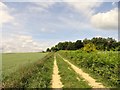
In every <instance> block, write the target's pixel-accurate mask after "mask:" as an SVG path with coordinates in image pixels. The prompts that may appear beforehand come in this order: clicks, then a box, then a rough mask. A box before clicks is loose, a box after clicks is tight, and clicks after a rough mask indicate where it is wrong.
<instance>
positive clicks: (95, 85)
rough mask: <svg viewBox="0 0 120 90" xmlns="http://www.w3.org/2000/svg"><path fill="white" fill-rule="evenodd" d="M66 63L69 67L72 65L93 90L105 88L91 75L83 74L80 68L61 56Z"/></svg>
mask: <svg viewBox="0 0 120 90" xmlns="http://www.w3.org/2000/svg"><path fill="white" fill-rule="evenodd" d="M59 56H60V57H61V58H62V59H63V60H64V61H65V62H67V63H68V64H69V65H71V67H72V68H73V70H74V71H75V72H76V73H78V74H79V75H80V76H82V77H83V78H84V79H85V80H86V81H87V82H88V84H89V85H90V86H92V87H93V88H105V87H104V86H103V85H102V83H98V82H96V80H95V79H93V78H92V77H91V76H89V74H87V73H85V72H83V71H82V70H81V69H80V68H78V67H76V66H75V65H73V64H72V63H70V62H69V61H68V60H66V59H64V58H63V57H62V56H61V55H59Z"/></svg>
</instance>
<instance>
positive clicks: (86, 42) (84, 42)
mask: <svg viewBox="0 0 120 90" xmlns="http://www.w3.org/2000/svg"><path fill="white" fill-rule="evenodd" d="M90 42H91V41H90V40H89V39H87V38H85V39H84V40H83V44H84V45H85V44H88V43H90Z"/></svg>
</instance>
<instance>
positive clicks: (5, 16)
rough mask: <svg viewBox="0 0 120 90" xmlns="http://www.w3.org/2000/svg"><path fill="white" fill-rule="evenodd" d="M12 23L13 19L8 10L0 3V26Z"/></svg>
mask: <svg viewBox="0 0 120 90" xmlns="http://www.w3.org/2000/svg"><path fill="white" fill-rule="evenodd" d="M12 21H14V17H13V16H11V15H10V13H9V8H8V7H7V6H6V5H5V4H4V3H2V2H0V26H2V24H4V23H8V22H12Z"/></svg>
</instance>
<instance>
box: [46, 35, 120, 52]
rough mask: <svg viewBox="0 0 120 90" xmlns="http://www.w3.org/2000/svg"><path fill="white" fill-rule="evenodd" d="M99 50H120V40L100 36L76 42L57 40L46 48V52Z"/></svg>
mask: <svg viewBox="0 0 120 90" xmlns="http://www.w3.org/2000/svg"><path fill="white" fill-rule="evenodd" d="M78 49H84V50H91V51H92V50H101V51H110V50H112V51H120V42H117V41H116V40H115V39H113V38H109V37H108V38H102V37H94V38H92V39H87V38H85V39H84V40H83V41H82V40H77V41H76V42H71V41H69V42H68V41H65V42H59V43H58V44H57V45H55V46H53V47H52V48H47V50H46V51H47V52H54V51H59V50H78Z"/></svg>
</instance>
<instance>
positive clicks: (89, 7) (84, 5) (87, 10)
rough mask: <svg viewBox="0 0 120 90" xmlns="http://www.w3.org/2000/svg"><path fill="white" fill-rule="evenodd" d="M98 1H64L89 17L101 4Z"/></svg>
mask: <svg viewBox="0 0 120 90" xmlns="http://www.w3.org/2000/svg"><path fill="white" fill-rule="evenodd" d="M98 1H99V0H94V2H80V1H79V0H75V1H74V0H70V2H66V3H67V4H68V5H69V6H70V7H72V8H74V9H75V10H76V11H77V12H81V13H82V14H83V15H86V16H87V17H90V16H91V15H92V14H93V13H94V9H95V8H96V7H99V6H100V5H101V4H102V2H98Z"/></svg>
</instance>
